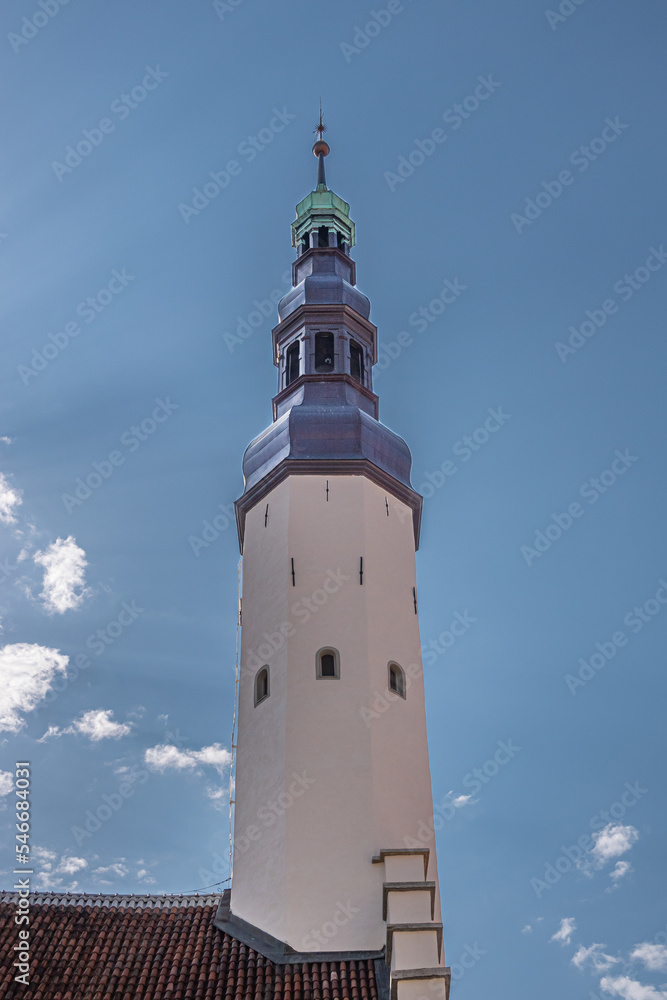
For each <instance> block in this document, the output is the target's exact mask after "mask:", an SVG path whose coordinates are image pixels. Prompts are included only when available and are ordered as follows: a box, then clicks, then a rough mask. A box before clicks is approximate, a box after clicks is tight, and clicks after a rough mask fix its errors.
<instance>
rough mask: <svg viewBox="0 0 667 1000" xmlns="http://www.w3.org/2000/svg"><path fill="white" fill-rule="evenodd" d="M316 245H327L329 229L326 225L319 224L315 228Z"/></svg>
mask: <svg viewBox="0 0 667 1000" xmlns="http://www.w3.org/2000/svg"><path fill="white" fill-rule="evenodd" d="M317 245H318V247H328V246H329V230H328V229H327V227H326V226H320V228H319V229H318V230H317Z"/></svg>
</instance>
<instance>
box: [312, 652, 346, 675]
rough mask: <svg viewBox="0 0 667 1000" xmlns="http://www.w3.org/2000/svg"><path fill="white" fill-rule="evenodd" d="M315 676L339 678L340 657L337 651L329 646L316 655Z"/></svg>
mask: <svg viewBox="0 0 667 1000" xmlns="http://www.w3.org/2000/svg"><path fill="white" fill-rule="evenodd" d="M316 662H317V676H318V677H340V656H339V655H338V650H337V649H332V648H331V647H330V646H328V647H326V648H325V649H320V650H319V651H318V653H317V661H316Z"/></svg>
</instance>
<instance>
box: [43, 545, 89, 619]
mask: <svg viewBox="0 0 667 1000" xmlns="http://www.w3.org/2000/svg"><path fill="white" fill-rule="evenodd" d="M33 562H34V563H35V564H36V565H37V566H43V567H44V578H43V580H42V593H41V594H40V597H41V598H42V602H43V604H44V607H45V608H46V610H47V612H48V613H49V614H50V615H52V614H59V615H62V614H64V613H65V611H71V610H73V609H75V608H78V607H80V605H81V604H82V603H83V601H84V599H85V598H86V597H87V596H88V594H89V593H90V591H89V590H87V589H86V587H85V570H86V566H87V565H88V563H87V561H86V553H85V552H84V550H83V549H81V548H79V546H78V545H77V544H76V539H75V538H74V537H73V536H72V535H69V536H68V537H67V538H57V539H56V541H55V542H52V543H51V545H49V546H48V548H46V549H45V550H44V551H43V552H36V553H35V555H34V556H33Z"/></svg>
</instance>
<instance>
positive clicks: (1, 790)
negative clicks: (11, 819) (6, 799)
mask: <svg viewBox="0 0 667 1000" xmlns="http://www.w3.org/2000/svg"><path fill="white" fill-rule="evenodd" d="M13 788H14V775H13V774H12V772H11V771H0V796H4V795H9V794H10V792H11V791H12V789H13Z"/></svg>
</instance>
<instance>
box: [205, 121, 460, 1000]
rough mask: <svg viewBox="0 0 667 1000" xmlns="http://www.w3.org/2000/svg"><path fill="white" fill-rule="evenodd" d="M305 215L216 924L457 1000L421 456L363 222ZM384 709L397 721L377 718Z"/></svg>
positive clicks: (247, 637)
mask: <svg viewBox="0 0 667 1000" xmlns="http://www.w3.org/2000/svg"><path fill="white" fill-rule="evenodd" d="M323 130H324V129H323V126H322V121H321V119H320V126H319V127H318V130H317V131H318V132H319V138H318V141H317V142H316V143H315V146H314V147H313V150H314V152H315V155H316V156H317V157H318V183H317V187H316V190H315V191H312V192H311V193H310V194H309V195H308V196H307V197H306V198H305V199H304V200H303V201H302V202H300V204H299V205H298V206H297V218H296V221H295V222H294V224H293V226H292V233H293V244H294V246H295V247H296V251H297V257H296V260H295V262H294V264H293V287H292V289H291V290H290V291H289V292H288V293H287V294H286V295H285V297H284V298H283V299H282V301H281V302H280V305H279V307H278V313H279V323H278V326H277V327H276V328H275V329H274V331H273V350H274V363H275V364H276V366H277V368H278V371H279V391H278V394H277V396H275V397H274V400H273V423H272V424H271V425H270V426H269V427H268V428H267V429H266V430H265V431H264V432H263V433H262V434H261V435H260V436H259V437H258V438H256V439H255V441H253V442H252V443H251V444H250V446H249V447H248V449H247V451H246V454H245V456H244V477H245V490H244V493H243V496H242V497H241V499H240V500H238V501H237V504H236V509H237V521H238V528H239V537H240V542H241V549H242V553H243V598H242V644H241V680H240V686H239V707H238V740H237V757H236V786H235V818H234V868H233V881H232V889H231V898H230V897H229V896H227V897H226V901H225V904H224V907H223V908H222V911H223V912H222V913H221V914H220V915H219V918H218V921H217V923H218V925H219V926H221V927H223V928H225V929H231V930H233V933H234V935H235V936H236V937H239V938H241V940H245V941H246V943H248V944H250V945H251V946H252V947H254V948H256V950H258V951H260V952H263V953H264V954H265V955H267V956H268V957H270V958H272V959H273V960H274V961H283V962H289V961H292V962H293V961H296V960H298V959H300V958H301V959H302V960H304V961H305V960H311V961H312V960H313V955H320V954H321V955H322V960H323V961H325V960H327V959H331V960H333V959H334V958H338V959H340V958H345V959H355V958H360V959H361V958H366V959H369V958H374V959H376V960H377V961H378V962H382V963H386V968H387V971H388V973H390V977H391V978H390V981H391V995H392V998H394V1000H419V998H422V997H427V998H429V1000H436V998H438V1000H440V998H441V1000H445V997H446V996H447V995H448V992H449V970H448V969H446V968H445V963H444V950H443V943H442V924H441V917H440V896H439V890H438V876H437V864H436V858H435V851H434V850H433V849H430V850H429V849H427V848H421V849H414V848H411V847H410V846H406V844H409V843H410V835H414V830H415V829H416V828H417V826H418V824H419V822H420V821H424V822H428V820H429V819H430V818H431V816H432V815H433V802H432V791H431V776H430V769H429V760H428V746H427V739H426V719H425V708H424V685H423V672H422V665H421V655H420V638H419V620H418V614H417V611H418V605H417V589H416V587H417V583H416V575H415V549H416V545H417V542H418V537H419V525H420V515H421V503H422V499H421V497H420V496H419V495H418V494H417V493H415V491H414V490H413V489H412V486H411V484H410V465H411V456H410V451H409V449H408V447H407V445H406V444H405V442H404V441H402V440H401V438H399V437H398V436H397V435H396V434H394V433H393V432H392V431H390V430H389V429H388V428H387V427H385V426H384V425H383V424H381V423H379V421H378V397H377V396H376V395H375V393H374V392H373V388H372V367H373V364H374V363H375V361H376V360H377V331H376V328H375V327H374V326H373V324H372V323H370V322H369V318H368V317H369V313H370V303H369V300H368V299H367V298H366V296H364V295H363V294H362V293H361V292H360V291H359V290H358V289H357V287H356V273H355V265H354V262H353V260H352V259H351V257H350V249H351V247H352V246H353V245H354V237H355V229H354V223H353V222H352V221H351V219H350V216H349V205H348V204H347V203H346V202H344V201H343V200H342V199H341V198H339V197H338V196H337V195H336V194H334V193H333V192H332V191H330V190H329V189H328V188H327V185H326V179H325V172H324V157H325V156H326V155H327V154H328V153H329V147H328V145H327V143H326V142H324V141H323V139H322V132H323ZM378 705H381V706H382V708H383V710H382V711H377V707H378Z"/></svg>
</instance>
